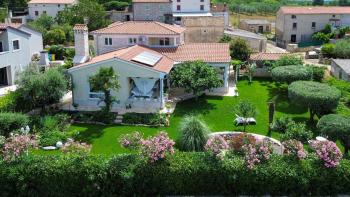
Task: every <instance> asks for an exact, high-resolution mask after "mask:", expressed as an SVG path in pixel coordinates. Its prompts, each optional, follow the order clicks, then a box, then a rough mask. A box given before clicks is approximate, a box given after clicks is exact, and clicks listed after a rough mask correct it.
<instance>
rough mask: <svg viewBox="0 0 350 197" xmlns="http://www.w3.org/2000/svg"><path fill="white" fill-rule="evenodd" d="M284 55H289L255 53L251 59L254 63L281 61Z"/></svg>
mask: <svg viewBox="0 0 350 197" xmlns="http://www.w3.org/2000/svg"><path fill="white" fill-rule="evenodd" d="M284 55H288V53H254V54H252V55H251V56H250V58H249V59H250V60H253V61H263V60H279V59H280V58H281V57H282V56H284Z"/></svg>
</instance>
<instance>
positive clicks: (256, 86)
mask: <svg viewBox="0 0 350 197" xmlns="http://www.w3.org/2000/svg"><path fill="white" fill-rule="evenodd" d="M237 86H238V91H239V97H219V96H206V97H202V98H200V99H199V100H198V101H197V102H196V101H194V100H188V101H184V102H181V103H178V105H177V107H176V110H175V112H174V114H173V115H172V117H171V125H170V127H159V128H154V127H153V128H148V127H136V126H119V125H112V126H99V125H89V124H74V125H72V126H71V128H70V130H71V131H74V130H77V131H79V132H80V134H79V137H78V139H79V140H82V141H85V142H88V143H91V144H92V145H93V147H92V153H97V154H100V153H102V154H107V155H111V154H116V153H126V152H128V150H126V149H124V148H121V147H120V145H119V144H118V138H119V136H120V135H121V134H125V133H130V132H133V131H140V132H143V133H144V135H145V136H148V135H153V134H155V133H156V132H158V131H166V132H168V133H169V135H170V137H171V138H173V139H176V137H177V136H178V127H179V123H180V121H181V119H182V118H183V117H184V116H185V115H187V114H196V115H200V116H201V117H202V118H203V120H204V121H205V122H206V123H207V124H208V126H209V127H210V128H211V130H212V131H214V132H217V131H239V130H242V127H235V126H234V124H233V120H234V118H235V115H234V112H233V108H234V106H235V104H237V103H238V102H239V100H243V99H247V100H249V101H251V102H252V103H254V104H255V105H256V107H257V110H258V115H257V117H256V120H257V125H255V126H248V128H247V131H248V132H253V133H259V134H262V135H267V134H268V105H267V102H268V101H270V100H274V101H275V102H276V116H281V115H283V114H285V115H289V116H291V117H293V119H294V120H295V121H306V120H308V113H307V110H306V109H305V108H302V107H300V106H296V105H293V104H290V103H289V102H288V101H287V89H286V87H276V85H275V84H274V83H273V82H271V81H270V80H264V79H256V80H254V82H253V83H252V84H251V85H249V84H248V83H247V81H240V82H239V83H238V85H237ZM272 137H274V138H277V139H278V138H279V135H278V133H272Z"/></svg>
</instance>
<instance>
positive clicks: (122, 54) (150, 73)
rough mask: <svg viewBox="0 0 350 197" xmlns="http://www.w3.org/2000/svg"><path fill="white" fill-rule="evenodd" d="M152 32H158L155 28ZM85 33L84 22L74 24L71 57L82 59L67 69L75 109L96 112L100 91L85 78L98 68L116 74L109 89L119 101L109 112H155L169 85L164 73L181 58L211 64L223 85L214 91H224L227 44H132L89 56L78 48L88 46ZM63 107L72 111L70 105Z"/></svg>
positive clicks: (182, 60)
mask: <svg viewBox="0 0 350 197" xmlns="http://www.w3.org/2000/svg"><path fill="white" fill-rule="evenodd" d="M141 27H142V25H141ZM147 31H148V30H147ZM153 31H155V32H158V31H159V29H153ZM86 32H87V27H86V26H84V25H81V24H79V25H76V26H75V27H74V36H75V44H76V45H75V49H76V57H75V58H74V59H78V60H81V59H84V60H86V62H84V63H82V62H83V61H80V62H79V63H76V64H75V66H74V67H72V68H70V69H69V70H68V72H69V73H70V75H71V79H72V84H73V87H74V88H73V91H72V92H73V94H72V95H73V98H72V103H71V104H72V105H73V106H75V110H79V111H96V110H99V109H100V106H101V105H103V102H100V98H101V97H103V93H101V92H98V91H96V90H93V89H91V86H90V84H89V78H90V77H91V76H92V75H94V74H95V73H96V72H97V71H98V70H99V68H101V67H113V69H114V70H115V71H116V72H117V73H118V75H119V82H120V89H119V90H118V91H117V92H114V91H113V92H112V95H113V96H116V98H117V99H118V101H119V102H116V103H114V105H113V107H112V111H117V112H125V111H132V112H138V113H152V112H158V111H159V110H160V109H162V108H163V107H164V104H165V102H166V101H167V98H166V95H165V90H166V89H167V88H171V87H170V86H169V78H168V74H169V73H170V71H171V69H172V68H173V67H174V66H179V64H181V63H182V62H185V61H194V60H202V61H204V62H206V63H208V64H209V65H211V66H213V67H215V68H216V69H217V70H218V74H219V76H220V77H221V78H222V80H223V81H224V84H223V87H221V88H218V89H215V90H214V91H216V92H227V91H228V76H229V66H230V61H231V57H230V50H229V45H228V44H226V43H192V44H182V45H178V46H168V47H153V48H152V47H149V46H140V45H138V44H134V45H127V46H124V47H123V48H120V47H116V48H117V49H114V50H113V51H110V52H108V53H103V54H100V55H98V56H95V57H92V58H90V57H89V54H88V50H78V49H86V48H88V42H86V41H85V40H86V39H87V37H88V34H87V33H86ZM107 41H108V39H107ZM108 42H109V41H108ZM113 43H114V42H113ZM97 46H99V45H97ZM97 50H98V51H99V50H100V49H99V48H97ZM80 57H86V58H80ZM77 64H78V65H77ZM65 109H67V110H72V109H73V107H71V106H69V107H67V108H65Z"/></svg>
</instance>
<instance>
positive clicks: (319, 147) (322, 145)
mask: <svg viewBox="0 0 350 197" xmlns="http://www.w3.org/2000/svg"><path fill="white" fill-rule="evenodd" d="M310 146H311V148H312V149H313V150H314V151H315V152H316V155H317V157H318V158H319V159H321V160H322V161H323V162H324V165H325V166H326V167H327V168H335V167H337V166H338V165H339V162H340V160H341V159H342V158H343V154H342V153H341V151H340V150H339V148H338V147H337V145H336V144H335V143H334V142H332V141H328V140H327V141H318V140H312V141H310Z"/></svg>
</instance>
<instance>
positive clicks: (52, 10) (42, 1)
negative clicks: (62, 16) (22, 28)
mask: <svg viewBox="0 0 350 197" xmlns="http://www.w3.org/2000/svg"><path fill="white" fill-rule="evenodd" d="M77 2H78V1H77V0H31V1H29V2H28V12H29V15H28V19H31V20H35V19H37V18H39V17H40V16H41V15H42V14H47V15H48V16H51V17H56V15H57V14H58V13H59V12H61V11H63V10H64V9H65V8H66V7H69V6H72V5H74V4H76V3H77Z"/></svg>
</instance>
